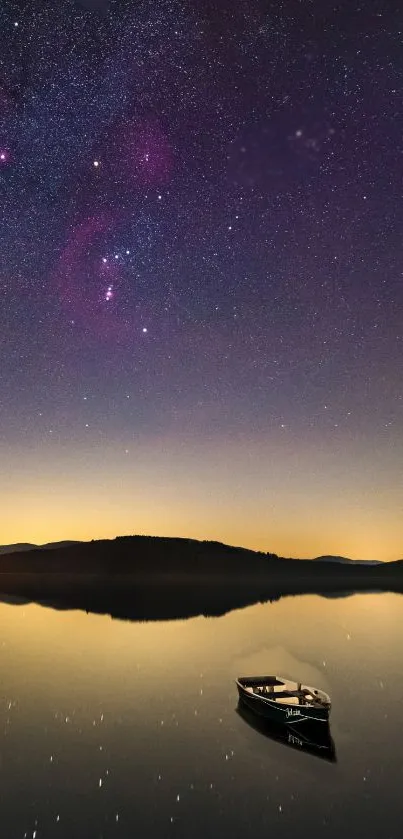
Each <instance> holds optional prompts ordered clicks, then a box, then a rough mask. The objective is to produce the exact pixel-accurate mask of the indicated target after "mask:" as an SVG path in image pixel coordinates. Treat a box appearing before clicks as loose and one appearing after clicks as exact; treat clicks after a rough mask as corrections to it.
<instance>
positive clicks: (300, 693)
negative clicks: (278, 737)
mask: <svg viewBox="0 0 403 839" xmlns="http://www.w3.org/2000/svg"><path fill="white" fill-rule="evenodd" d="M236 685H237V688H238V693H239V696H240V698H241V699H242V700H243V702H245V704H246V705H247V706H248V707H249V708H250V709H251V710H252V711H254V712H255V713H257V714H260V715H261V716H264V717H267V718H269V719H271V720H273V722H277V723H281V722H282V723H286V724H287V725H296V724H301V723H305V724H307V723H327V722H328V719H329V714H330V708H331V701H330V697H329V696H328V695H327V693H325V692H324V691H323V690H319V689H318V688H313V687H309V686H308V685H303V684H301V683H300V682H291V681H289V680H288V679H283V678H282V677H281V676H239V677H238V679H237V680H236Z"/></svg>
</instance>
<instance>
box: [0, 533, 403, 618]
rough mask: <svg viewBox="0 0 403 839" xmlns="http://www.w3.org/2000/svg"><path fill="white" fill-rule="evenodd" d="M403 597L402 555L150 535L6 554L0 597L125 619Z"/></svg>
mask: <svg viewBox="0 0 403 839" xmlns="http://www.w3.org/2000/svg"><path fill="white" fill-rule="evenodd" d="M357 591H395V592H398V593H403V561H402V560H400V561H396V562H388V563H386V562H385V563H380V564H377V565H367V564H364V565H363V564H358V565H357V564H355V563H338V562H315V561H314V560H298V559H285V558H281V557H278V556H277V555H276V554H272V553H264V552H257V551H251V550H248V549H246V548H236V547H231V546H229V545H225V544H222V543H220V542H211V541H204V542H202V541H197V540H194V539H175V538H168V537H153V536H123V537H117V538H116V539H112V540H106V539H105V540H99V541H92V542H80V543H77V544H73V545H71V544H70V545H67V546H66V545H65V544H64V543H59V545H58V546H56V547H53V548H52V549H49V547H48V546H46V547H42V548H33V549H30V550H28V551H18V552H15V553H9V554H2V555H1V556H0V599H2V600H4V601H5V602H13V603H21V602H29V601H34V602H38V603H46V604H48V605H50V606H53V607H54V608H59V609H84V610H86V611H92V612H100V613H105V614H110V615H111V616H113V617H118V618H126V619H129V620H161V619H173V618H185V617H191V616H194V615H200V614H205V615H221V614H224V613H225V612H228V611H230V610H231V609H236V608H241V607H243V606H248V605H252V604H253V603H256V602H259V601H267V600H278V599H280V598H281V597H285V596H289V595H297V594H307V593H312V594H323V595H326V596H328V597H331V596H346V595H349V594H351V593H354V592H357Z"/></svg>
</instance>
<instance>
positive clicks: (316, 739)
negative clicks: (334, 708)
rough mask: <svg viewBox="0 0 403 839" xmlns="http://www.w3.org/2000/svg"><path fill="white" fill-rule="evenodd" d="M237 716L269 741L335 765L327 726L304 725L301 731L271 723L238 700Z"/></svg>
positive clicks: (331, 741) (333, 746)
mask: <svg viewBox="0 0 403 839" xmlns="http://www.w3.org/2000/svg"><path fill="white" fill-rule="evenodd" d="M236 710H237V714H238V715H239V716H240V717H242V719H243V720H244V721H245V722H246V723H248V725H250V727H251V728H254V729H255V731H258V732H259V734H263V735H264V736H265V737H268V738H269V739H270V740H276V741H277V742H278V743H284V745H286V746H290V748H292V749H299V751H305V752H309V753H310V754H313V755H315V756H316V757H320V758H322V759H324V760H328V761H330V762H331V763H336V761H337V757H336V748H335V745H334V741H333V738H332V736H331V733H330V727H329V725H328V724H327V725H324V724H323V723H320V725H315V724H312V725H310V726H309V727H308V728H307V727H306V723H305V724H303V725H302V727H301V728H302V730H301V728H299V727H298V726H297V725H295V724H294V725H293V726H292V728H290V726H288V725H286V724H280V723H273V722H272V721H271V720H268V719H267V718H265V717H262V716H259V715H257V714H255V713H254V712H253V711H251V710H250V708H248V706H247V705H245V702H243V700H242V699H240V700H239V702H238V706H237V709H236Z"/></svg>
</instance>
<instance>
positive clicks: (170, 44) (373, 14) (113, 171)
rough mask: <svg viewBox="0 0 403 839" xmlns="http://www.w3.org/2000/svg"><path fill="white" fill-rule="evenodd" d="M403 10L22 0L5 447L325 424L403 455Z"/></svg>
mask: <svg viewBox="0 0 403 839" xmlns="http://www.w3.org/2000/svg"><path fill="white" fill-rule="evenodd" d="M392 6H393V4H392V5H391V4H386V3H384V4H383V3H382V2H380V3H379V2H377V3H375V2H369V3H367V4H364V5H363V6H362V7H352V6H351V4H349V3H347V2H342V3H339V4H338V5H337V6H336V7H334V8H333V7H332V6H331V5H328V4H326V5H325V6H323V4H312V3H308V2H306V3H299V2H294V0H290V2H288V3H284V4H282V3H269V4H264V3H260V2H253V0H252V2H249V0H248V2H246V0H245V2H242V1H241V2H239V3H232V2H229V0H222V2H220V3H217V4H213V3H211V2H210V0H207V1H206V0H204V2H201V3H198V4H194V3H187V2H182V3H181V2H175V1H174V0H166V2H165V1H164V0H155V2H154V0H153V1H152V2H151V0H144V2H140V3H133V2H124V0H120V2H117V0H116V2H114V0H110V2H97V0H85V2H84V0H82V2H73V0H60V2H58V3H55V4H54V3H49V2H43V1H42V0H35V2H33V0H32V2H26V3H20V2H10V1H8V0H5V2H3V3H2V5H1V9H0V31H1V33H2V34H1V38H2V49H1V52H0V70H1V76H0V198H1V202H0V210H1V217H0V221H1V241H0V282H1V287H2V300H1V307H0V330H1V332H0V349H1V362H0V383H1V404H0V440H1V441H2V445H4V447H5V449H4V450H5V451H6V449H7V446H8V445H17V446H18V445H20V446H21V445H24V446H28V448H30V447H31V446H34V445H35V446H36V447H37V452H38V462H40V460H41V456H42V457H43V458H44V459H48V458H49V457H51V456H52V455H51V454H49V451H48V448H47V446H48V437H49V434H50V433H52V435H54V438H55V437H56V438H57V440H58V441H59V442H60V444H61V445H65V446H66V447H67V449H68V450H70V449H71V451H73V450H77V446H86V445H87V444H88V445H89V444H90V442H91V445H98V444H99V446H100V455H99V456H100V458H102V445H103V443H104V441H105V440H108V441H109V442H112V444H113V446H114V447H115V450H116V452H117V453H119V452H123V453H127V451H128V449H129V448H130V442H131V441H132V440H133V439H136V437H137V435H139V434H144V435H146V437H147V439H151V436H152V435H157V437H158V436H161V435H165V434H167V433H169V435H170V436H171V438H173V439H175V440H176V441H180V439H181V437H182V436H183V435H186V434H192V435H195V436H196V439H197V440H198V441H204V440H208V439H213V438H214V437H215V436H216V435H218V437H219V439H220V440H221V442H222V444H225V441H226V440H227V441H228V440H231V439H232V438H233V436H234V435H235V436H236V435H237V434H242V435H244V437H245V438H246V439H247V440H249V442H250V443H251V444H252V445H253V444H254V443H255V442H256V440H261V439H262V438H267V439H273V440H274V439H277V437H276V435H277V434H280V435H282V439H284V435H287V434H289V435H290V439H291V437H292V439H293V441H294V442H295V440H297V442H298V440H299V442H300V446H301V448H303V446H304V445H305V444H304V442H303V441H304V440H305V439H306V435H308V437H309V435H310V434H313V435H317V436H316V437H315V439H317V441H318V444H319V445H322V443H323V444H324V443H325V441H329V440H330V444H331V445H336V446H338V447H339V449H340V450H342V449H343V445H344V442H345V441H346V440H349V441H351V440H354V439H355V438H359V439H360V440H361V441H362V440H364V441H367V455H366V457H370V452H371V451H372V450H373V449H374V447H375V448H376V447H377V446H381V447H382V446H387V447H389V448H390V447H392V448H394V451H395V452H399V453H400V454H401V448H399V446H401V431H402V408H403V352H402V349H403V323H402V321H403V317H402V311H403V308H402V307H403V292H402V280H403V262H402V243H401V230H402V229H403V203H402V159H403V156H402V153H403V140H402V137H403V112H402V92H403V85H402V77H403V59H402V51H401V39H402V30H403V12H402V11H401V10H398V9H394V8H393V7H392ZM91 434H92V435H93V436H92V437H90V435H91ZM271 435H274V437H271ZM218 437H217V439H218ZM334 440H336V443H334ZM223 441H224V442H223ZM41 447H44V448H43V449H41ZM388 450H389V449H388ZM41 452H42V454H41ZM7 463H8V468H10V469H11V470H12V469H13V466H12V463H13V461H12V459H11V460H10V462H9V461H8V460H7ZM318 468H319V467H318ZM359 468H360V466H359V464H357V469H359ZM269 469H270V466H269V465H268V470H269ZM323 480H324V481H325V476H323ZM228 504H230V499H228Z"/></svg>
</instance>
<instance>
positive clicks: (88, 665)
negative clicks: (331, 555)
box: [0, 594, 403, 839]
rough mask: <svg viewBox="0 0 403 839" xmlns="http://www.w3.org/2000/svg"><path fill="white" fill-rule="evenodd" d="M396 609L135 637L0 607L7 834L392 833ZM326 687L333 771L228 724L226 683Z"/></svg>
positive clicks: (89, 622)
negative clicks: (273, 681) (282, 681)
mask: <svg viewBox="0 0 403 839" xmlns="http://www.w3.org/2000/svg"><path fill="white" fill-rule="evenodd" d="M402 649H403V597H402V596H400V595H389V594H366V595H354V596H351V597H345V598H338V599H336V598H335V599H331V598H322V597H319V596H304V597H296V598H286V599H282V600H280V601H279V602H275V603H267V604H262V605H257V606H252V607H249V608H246V609H242V610H238V611H235V612H232V613H230V614H228V615H225V616H224V617H220V618H204V617H199V618H195V619H190V620H185V621H184V620H178V621H169V622H158V623H157V622H154V623H130V622H124V621H118V620H111V618H110V617H104V616H98V615H91V614H86V613H85V612H78V611H76V612H57V611H54V610H52V609H50V608H42V607H40V606H36V605H30V606H14V605H7V604H4V603H2V604H1V605H0V656H1V686H0V708H1V720H0V721H1V747H0V769H1V785H0V797H1V816H2V833H4V836H5V837H7V839H14V837H16V838H17V837H18V839H20V837H33V839H42V837H67V836H68V837H72V836H75V837H83V838H84V837H85V839H92V837H94V839H96V838H97V839H99V837H105V839H106V837H108V839H109V837H135V836H147V837H163V836H167V837H169V836H178V837H207V836H212V837H214V836H228V837H229V836H232V837H244V836H245V835H246V836H251V837H252V836H268V835H270V834H275V835H276V837H284V839H285V837H287V839H288V837H290V836H291V835H292V836H293V837H294V839H295V837H307V836H328V837H335V838H336V837H337V839H340V836H341V835H343V833H344V834H346V833H347V835H350V836H354V835H358V833H361V831H362V833H363V835H365V836H366V839H368V837H377V839H379V837H382V839H392V837H396V839H397V837H400V836H401V806H402V803H401V799H402V789H403V728H402V724H401V720H402V702H403V699H402V697H403V668H402V664H401V661H402ZM249 673H250V674H253V673H279V674H280V675H284V676H289V677H291V678H295V679H298V680H301V681H302V682H305V683H307V684H311V685H314V686H317V687H320V688H323V689H324V690H325V691H327V692H328V693H329V694H330V695H331V698H332V702H333V706H332V713H331V732H332V737H333V739H334V743H335V748H336V753H337V762H335V763H331V762H328V761H325V760H321V759H320V758H318V757H316V756H315V755H311V754H308V753H306V752H302V751H300V750H298V749H294V748H290V747H288V746H287V745H284V744H283V743H280V742H276V741H274V740H272V739H270V738H268V737H265V736H263V735H262V734H261V733H259V732H258V731H256V730H254V729H253V728H252V727H251V726H250V725H248V723H247V722H246V721H245V720H244V719H243V718H242V717H241V716H240V715H239V714H238V713H237V711H236V708H237V704H238V697H237V691H236V686H235V684H234V679H235V677H236V676H237V675H246V674H249Z"/></svg>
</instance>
